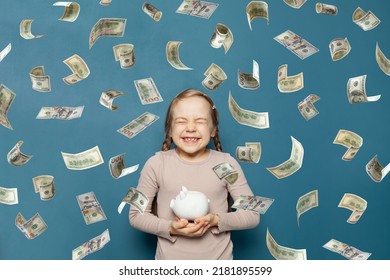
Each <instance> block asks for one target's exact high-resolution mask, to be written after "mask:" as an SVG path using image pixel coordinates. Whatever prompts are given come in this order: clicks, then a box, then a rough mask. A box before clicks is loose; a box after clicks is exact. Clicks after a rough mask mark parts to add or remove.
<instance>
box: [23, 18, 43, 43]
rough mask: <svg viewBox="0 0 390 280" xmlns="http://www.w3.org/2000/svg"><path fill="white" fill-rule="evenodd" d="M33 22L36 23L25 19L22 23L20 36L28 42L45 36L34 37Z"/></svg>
mask: <svg viewBox="0 0 390 280" xmlns="http://www.w3.org/2000/svg"><path fill="white" fill-rule="evenodd" d="M33 21H34V20H33V19H23V20H22V21H21V22H20V26H19V29H20V36H22V38H24V39H26V40H30V39H38V38H41V37H43V36H44V35H33V34H32V33H31V24H32V23H33Z"/></svg>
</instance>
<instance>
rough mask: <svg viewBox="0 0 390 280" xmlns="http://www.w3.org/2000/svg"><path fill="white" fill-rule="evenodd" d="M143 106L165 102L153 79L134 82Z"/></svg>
mask: <svg viewBox="0 0 390 280" xmlns="http://www.w3.org/2000/svg"><path fill="white" fill-rule="evenodd" d="M134 85H135V88H136V89H137V92H138V96H139V99H140V100H141V103H142V105H145V104H152V103H157V102H162V101H164V100H163V98H162V96H161V94H160V92H159V91H158V89H157V86H156V84H155V83H154V81H153V79H152V78H146V79H140V80H134Z"/></svg>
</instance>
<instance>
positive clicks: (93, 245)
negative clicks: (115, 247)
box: [72, 229, 111, 260]
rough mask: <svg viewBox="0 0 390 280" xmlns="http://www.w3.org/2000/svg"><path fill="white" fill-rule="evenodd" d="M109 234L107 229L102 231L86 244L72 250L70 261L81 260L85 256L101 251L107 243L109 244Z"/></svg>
mask: <svg viewBox="0 0 390 280" xmlns="http://www.w3.org/2000/svg"><path fill="white" fill-rule="evenodd" d="M110 240H111V239H110V232H109V230H108V229H106V230H105V231H103V233H102V234H100V235H98V236H96V237H94V238H92V239H91V240H89V241H88V242H85V243H84V244H82V245H80V246H79V247H77V248H75V249H73V250H72V260H81V259H83V258H85V257H86V256H87V255H89V254H92V253H95V252H96V251H99V250H100V249H102V248H103V247H104V246H105V245H106V244H107V243H108V242H110Z"/></svg>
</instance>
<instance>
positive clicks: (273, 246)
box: [266, 228, 307, 260]
mask: <svg viewBox="0 0 390 280" xmlns="http://www.w3.org/2000/svg"><path fill="white" fill-rule="evenodd" d="M266 244H267V248H268V250H269V252H270V253H271V255H272V256H273V257H274V258H275V259H276V260H306V259H307V258H306V249H293V248H288V247H284V246H281V245H279V244H278V243H276V241H275V239H274V238H273V237H272V235H271V233H270V232H269V229H268V228H267V235H266Z"/></svg>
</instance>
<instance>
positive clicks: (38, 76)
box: [30, 66, 51, 92]
mask: <svg viewBox="0 0 390 280" xmlns="http://www.w3.org/2000/svg"><path fill="white" fill-rule="evenodd" d="M30 79H31V83H32V88H33V89H34V90H36V91H40V92H49V91H51V85H50V76H48V75H45V69H44V67H43V66H37V67H35V68H33V69H31V71H30Z"/></svg>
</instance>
